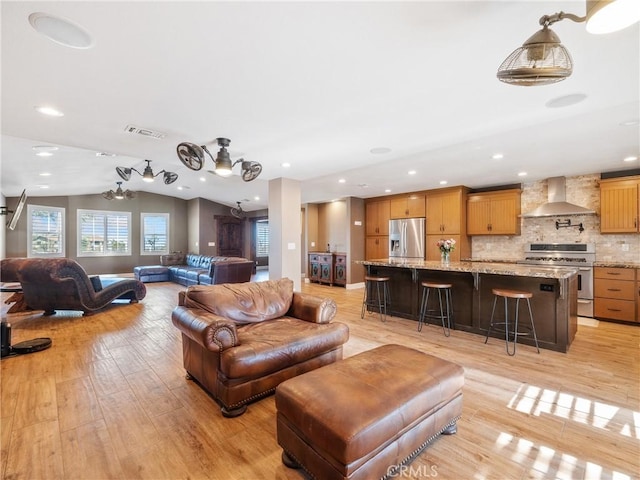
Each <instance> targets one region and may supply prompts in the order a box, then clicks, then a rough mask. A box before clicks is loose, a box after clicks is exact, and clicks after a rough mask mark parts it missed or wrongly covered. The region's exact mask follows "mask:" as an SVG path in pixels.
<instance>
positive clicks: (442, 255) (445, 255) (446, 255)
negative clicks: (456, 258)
mask: <svg viewBox="0 0 640 480" xmlns="http://www.w3.org/2000/svg"><path fill="white" fill-rule="evenodd" d="M450 255H451V253H450V252H441V253H440V260H441V261H442V263H449V260H450Z"/></svg>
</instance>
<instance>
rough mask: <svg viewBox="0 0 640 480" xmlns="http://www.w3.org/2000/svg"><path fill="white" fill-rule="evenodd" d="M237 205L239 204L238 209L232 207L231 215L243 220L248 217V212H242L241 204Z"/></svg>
mask: <svg viewBox="0 0 640 480" xmlns="http://www.w3.org/2000/svg"><path fill="white" fill-rule="evenodd" d="M236 203H237V204H238V206H237V207H231V215H232V216H234V217H235V218H239V219H241V220H242V219H243V218H244V217H245V216H246V212H245V211H244V210H242V207H241V206H240V203H241V202H236Z"/></svg>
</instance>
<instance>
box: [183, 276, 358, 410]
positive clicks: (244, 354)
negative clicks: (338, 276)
mask: <svg viewBox="0 0 640 480" xmlns="http://www.w3.org/2000/svg"><path fill="white" fill-rule="evenodd" d="M336 308H337V307H336V303H335V302H334V301H333V300H332V299H328V298H321V297H316V296H313V295H309V294H304V293H299V292H294V291H293V282H292V281H291V280H290V279H288V278H283V279H280V280H270V281H266V282H248V283H238V284H223V285H195V286H191V287H189V288H187V290H186V291H184V292H180V294H179V305H178V306H177V307H176V308H175V309H174V311H173V313H172V315H171V319H172V322H173V324H174V325H175V326H176V327H177V328H178V329H179V330H180V331H181V332H182V351H183V363H184V367H185V369H186V370H187V377H188V378H193V379H195V380H197V382H198V383H199V384H200V385H201V386H202V388H204V390H205V391H207V392H208V393H209V394H210V395H211V396H212V397H213V398H214V399H215V400H216V401H217V402H218V403H219V404H220V405H221V409H222V414H223V415H225V416H227V417H234V416H238V415H241V414H243V413H244V412H245V410H246V408H247V404H248V403H250V402H252V401H254V400H256V399H259V398H261V397H263V396H265V395H269V394H271V393H273V392H274V391H275V388H276V387H277V386H278V385H279V384H280V383H281V382H283V381H284V380H287V379H289V378H292V377H294V376H297V375H300V374H302V373H305V372H308V371H310V370H313V369H316V368H319V367H322V366H323V365H327V364H329V363H333V362H335V361H336V360H340V359H342V347H343V344H344V343H345V342H346V341H347V340H348V338H349V329H348V327H347V326H346V325H345V324H343V323H339V322H332V320H333V318H334V317H335V314H336Z"/></svg>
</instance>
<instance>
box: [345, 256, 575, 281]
mask: <svg viewBox="0 0 640 480" xmlns="http://www.w3.org/2000/svg"><path fill="white" fill-rule="evenodd" d="M355 263H357V264H360V265H372V266H379V267H398V268H410V269H419V270H442V271H448V272H467V273H488V274H493V275H512V276H515V277H538V278H555V279H566V278H570V277H571V276H572V275H575V274H577V272H578V269H577V268H573V267H546V266H538V265H521V264H516V263H505V262H487V261H482V262H451V263H442V262H440V261H427V260H416V259H399V258H381V259H377V260H358V261H356V262H355Z"/></svg>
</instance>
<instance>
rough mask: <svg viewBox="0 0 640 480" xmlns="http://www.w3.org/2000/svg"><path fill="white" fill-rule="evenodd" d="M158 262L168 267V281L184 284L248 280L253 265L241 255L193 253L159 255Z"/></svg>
mask: <svg viewBox="0 0 640 480" xmlns="http://www.w3.org/2000/svg"><path fill="white" fill-rule="evenodd" d="M160 264H161V265H163V266H166V267H167V268H168V269H169V281H171V282H176V283H179V284H180V285H184V286H190V285H218V284H221V283H243V282H249V281H250V280H251V275H252V273H253V270H254V267H255V262H252V261H251V260H248V259H246V258H242V257H217V256H213V257H212V256H207V255H198V254H194V253H188V254H183V253H171V254H168V255H161V256H160Z"/></svg>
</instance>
